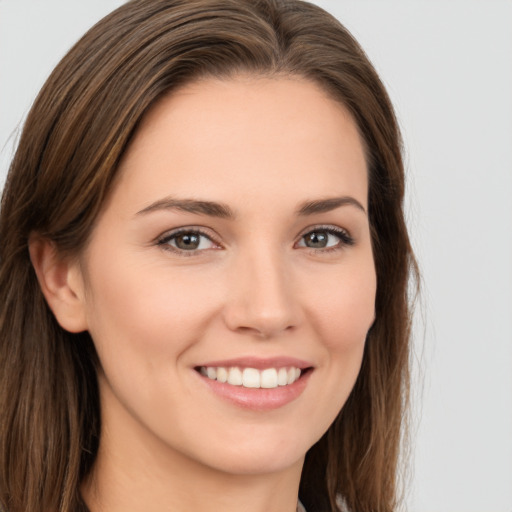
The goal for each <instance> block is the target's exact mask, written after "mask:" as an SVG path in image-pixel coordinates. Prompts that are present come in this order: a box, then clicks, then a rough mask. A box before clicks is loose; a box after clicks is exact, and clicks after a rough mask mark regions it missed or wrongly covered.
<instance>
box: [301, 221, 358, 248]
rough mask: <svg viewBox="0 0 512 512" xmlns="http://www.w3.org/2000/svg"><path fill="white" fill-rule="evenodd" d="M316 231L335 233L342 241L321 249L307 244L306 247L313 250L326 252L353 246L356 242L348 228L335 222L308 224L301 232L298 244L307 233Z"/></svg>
mask: <svg viewBox="0 0 512 512" xmlns="http://www.w3.org/2000/svg"><path fill="white" fill-rule="evenodd" d="M315 231H326V232H328V233H330V234H333V235H335V236H337V237H338V238H339V239H340V243H339V244H337V245H336V246H334V247H324V248H320V249H315V248H313V247H307V246H305V248H306V249H311V250H312V251H317V252H318V251H323V252H326V251H329V250H336V249H342V248H343V247H346V246H352V245H354V244H355V239H354V237H353V236H352V235H351V234H350V232H349V231H348V230H347V229H346V228H342V227H340V226H336V225H333V224H318V225H313V226H308V227H307V228H306V229H304V230H303V231H302V232H301V233H300V235H299V236H298V240H297V242H296V244H297V243H298V242H299V241H300V240H302V239H303V238H304V237H305V236H306V235H308V234H309V233H312V232H315Z"/></svg>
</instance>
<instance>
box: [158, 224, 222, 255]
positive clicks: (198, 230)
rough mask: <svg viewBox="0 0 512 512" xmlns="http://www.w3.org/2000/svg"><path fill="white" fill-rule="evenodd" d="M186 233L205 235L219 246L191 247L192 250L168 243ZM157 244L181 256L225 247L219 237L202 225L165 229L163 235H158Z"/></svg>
mask: <svg viewBox="0 0 512 512" xmlns="http://www.w3.org/2000/svg"><path fill="white" fill-rule="evenodd" d="M184 233H194V234H197V235H200V236H203V237H205V238H207V239H208V240H210V241H211V242H212V243H213V244H214V245H216V246H217V247H215V248H210V249H191V250H189V251H187V250H183V249H179V248H178V247H173V246H172V245H170V244H168V242H169V241H170V240H172V239H173V238H174V237H177V236H179V235H180V234H184ZM155 244H156V245H157V246H159V247H161V248H162V249H164V250H168V251H171V252H174V253H176V254H179V255H181V256H194V255H198V254H200V253H203V252H205V251H209V250H216V249H221V248H223V247H222V244H221V243H220V242H219V241H218V240H217V237H216V236H214V235H213V234H212V232H211V230H208V229H206V228H203V227H201V226H181V227H179V228H175V229H170V230H168V231H165V232H164V233H162V234H161V235H159V236H157V237H156V239H155Z"/></svg>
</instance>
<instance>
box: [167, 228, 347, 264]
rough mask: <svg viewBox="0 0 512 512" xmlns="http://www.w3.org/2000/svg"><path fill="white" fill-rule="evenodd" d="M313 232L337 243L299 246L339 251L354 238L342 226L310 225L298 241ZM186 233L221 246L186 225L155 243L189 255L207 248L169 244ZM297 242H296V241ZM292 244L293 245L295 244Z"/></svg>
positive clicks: (312, 250) (316, 251)
mask: <svg viewBox="0 0 512 512" xmlns="http://www.w3.org/2000/svg"><path fill="white" fill-rule="evenodd" d="M315 232H317V233H318V232H320V233H328V234H330V235H334V236H335V237H337V238H338V239H339V243H337V244H336V245H334V246H332V247H323V248H314V247H307V246H301V247H304V249H308V250H309V251H311V252H314V253H319V252H320V253H330V252H334V251H339V250H341V249H343V248H345V247H350V246H352V245H354V243H355V240H354V238H353V237H352V236H351V235H350V234H349V232H348V231H346V230H345V229H342V228H338V227H335V226H312V227H310V228H308V229H307V231H305V232H304V233H302V234H301V235H300V236H299V241H302V240H304V238H305V237H306V236H307V235H310V234H312V233H315ZM183 234H187V235H196V236H200V237H205V238H207V239H208V240H209V241H210V242H211V243H213V244H215V245H217V246H218V247H221V245H220V243H218V242H217V241H216V240H215V239H214V238H213V237H212V236H211V234H210V233H208V232H206V231H204V230H202V229H200V228H196V227H186V228H180V229H177V230H175V231H172V232H170V233H166V234H165V235H163V236H162V237H160V238H158V239H157V245H158V246H159V247H161V248H162V249H164V250H166V251H171V252H173V253H176V254H178V255H180V256H184V257H189V256H196V255H197V254H198V253H200V252H203V251H205V250H208V249H192V250H185V249H180V248H178V247H173V246H172V245H170V244H169V242H170V241H171V240H175V239H176V238H177V237H178V236H180V235H183ZM296 244H297V243H296ZM296 244H294V247H295V246H296Z"/></svg>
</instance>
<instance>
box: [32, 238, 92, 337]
mask: <svg viewBox="0 0 512 512" xmlns="http://www.w3.org/2000/svg"><path fill="white" fill-rule="evenodd" d="M29 253H30V260H31V262H32V265H33V267H34V270H35V272H36V275H37V279H38V281H39V286H40V287H41V291H42V292H43V295H44V297H45V299H46V302H47V303H48V306H49V307H50V309H51V310H52V311H53V314H54V315H55V318H56V319H57V322H58V323H59V325H60V326H61V327H62V328H63V329H65V330H66V331H69V332H82V331H85V330H87V317H86V311H85V300H84V286H83V279H82V275H81V272H80V269H79V265H78V263H77V262H74V261H69V260H68V259H66V258H63V257H62V256H61V255H59V254H58V252H57V250H56V248H55V244H54V243H53V242H51V241H50V240H48V239H45V238H41V237H37V236H31V237H30V240H29Z"/></svg>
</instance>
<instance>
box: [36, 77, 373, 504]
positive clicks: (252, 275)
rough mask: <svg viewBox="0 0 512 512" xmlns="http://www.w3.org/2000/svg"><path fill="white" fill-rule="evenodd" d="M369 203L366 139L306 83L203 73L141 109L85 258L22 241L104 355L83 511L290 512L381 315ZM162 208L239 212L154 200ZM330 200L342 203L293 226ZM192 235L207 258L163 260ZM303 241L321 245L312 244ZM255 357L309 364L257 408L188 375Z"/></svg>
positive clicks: (75, 324) (61, 313)
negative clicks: (302, 382) (308, 208)
mask: <svg viewBox="0 0 512 512" xmlns="http://www.w3.org/2000/svg"><path fill="white" fill-rule="evenodd" d="M367 192H368V182H367V167H366V162H365V156H364V150H363V145H362V143H361V139H360V136H359V134H358V131H357V127H356V125H355V123H354V121H353V119H352V118H351V116H350V115H349V114H348V112H347V111H346V109H345V108H344V107H343V106H342V105H340V104H339V103H338V102H335V101H334V100H333V99H331V98H330V97H329V96H328V95H327V94H326V93H324V91H323V90H321V89H320V88H319V87H318V86H317V85H315V84H313V83H311V82H308V81H306V80H304V79H299V78H291V77H277V78H257V77H252V76H238V77H235V78H233V79H230V80H223V81H221V80H216V79H208V80H203V81H199V82H196V83H194V84H189V85H187V86H185V87H183V88H182V89H180V90H179V91H177V92H174V93H172V94H171V95H170V96H168V97H166V98H164V99H163V100H161V101H160V102H159V103H158V104H157V105H156V106H155V107H154V108H153V109H152V110H151V111H150V113H149V114H148V115H147V117H146V118H145V120H144V122H143V124H142V126H141V128H140V130H139V132H138V133H137V135H136V137H135V139H134V141H133V143H132V145H131V146H130V148H129V149H128V151H127V153H126V154H125V157H124V160H123V162H122V164H121V169H120V175H119V180H118V181H117V183H116V185H115V187H114V189H113V191H112V194H111V195H110V198H109V200H108V202H107V204H106V205H105V208H104V210H103V212H102V213H101V215H100V217H99V219H98V222H97V225H96V227H95V229H94V231H93V234H92V238H91V240H90V243H89V244H88V247H87V248H86V250H85V252H84V254H82V255H81V258H80V264H77V263H73V262H57V263H51V262H52V261H54V260H55V259H56V256H55V255H54V254H53V253H52V252H51V250H50V249H49V248H48V245H45V244H44V243H39V244H38V243H34V244H33V245H32V247H31V254H32V258H33V261H34V262H35V266H36V270H37V271H38V276H39V277H40V281H42V283H43V291H45V295H46V297H47V299H48V301H49V303H50V305H51V307H52V309H53V310H54V312H55V314H56V316H57V319H58V320H59V322H60V323H61V325H62V326H64V327H65V328H67V329H69V330H73V331H79V330H84V329H87V330H89V332H90V333H91V335H92V338H93V340H94V343H95V346H96V348H97V351H98V355H99V358H100V361H101V366H102V369H101V371H100V374H99V384H100V395H101V407H102V437H101V442H100V450H99V454H98V459H97V463H96V465H95V466H94V469H93V472H92V474H91V477H90V478H89V479H88V480H87V482H85V483H84V485H83V488H82V492H83V495H84V497H85V499H86V501H87V503H88V505H89V507H90V509H91V511H92V512H97V511H102V510H108V511H109V512H117V511H124V512H126V511H133V512H137V511H146V510H162V511H164V510H165V511H183V512H184V511H202V510H223V511H228V512H229V511H235V510H236V511H240V510H244V511H246V512H263V511H266V512H269V511H270V512H272V511H275V512H277V511H279V512H283V511H284V512H292V511H295V507H296V504H297V493H298V485H299V481H300V473H301V468H302V464H303V460H304V455H305V453H306V451H307V450H308V449H309V448H310V447H311V446H312V445H313V444H314V443H315V442H316V441H317V440H318V439H319V438H320V437H321V436H322V435H323V433H324V432H325V431H326V430H327V428H328V427H329V425H330V424H331V423H332V421H333V420H334V418H335V417H336V415H337V414H338V413H339V411H340V409H341V408H342V406H343V404H344V403H345V401H346V399H347V397H348V395H349V393H350V391H351V389H352V387H353V385H354V382H355V379H356V377H357V374H358V372H359V369H360V365H361V359H362V355H363V349H364V343H365V338H366V334H367V331H368V329H369V328H370V326H371V324H372V322H373V320H374V302H375V290H376V276H375V269H374V261H373V255H372V247H371V240H370V229H369V222H368V217H367V214H366V211H367V206H368V205H367ZM170 197H172V198H173V199H184V198H186V199H194V200H204V201H213V202H216V203H222V204H223V205H226V206H227V207H229V209H230V210H231V211H232V213H233V214H234V217H233V218H223V217H217V216H212V215H207V214H205V213H197V212H195V213H194V212H190V211H183V210H180V209H176V208H167V207H164V206H163V205H162V203H161V202H162V201H163V200H167V199H169V198H170ZM334 197H335V198H339V197H343V198H349V200H348V202H347V201H345V203H343V204H341V205H338V206H337V207H333V206H332V205H331V208H328V211H323V212H316V213H311V212H310V213H309V214H307V215H299V214H298V213H297V211H298V209H299V208H300V207H301V206H303V205H304V204H305V203H308V202H311V201H319V200H325V199H328V198H334ZM356 202H357V203H358V204H359V205H360V206H358V205H357V204H356ZM151 205H153V206H152V207H151ZM148 207H149V210H148ZM141 212H142V213H141ZM183 227H185V228H190V229H191V230H192V231H193V229H192V228H195V229H197V228H200V229H201V230H202V231H203V232H204V233H205V234H206V235H207V236H205V237H204V238H201V245H200V246H199V249H197V250H192V251H191V250H188V251H186V250H182V251H181V252H180V251H179V249H176V247H173V244H176V239H169V234H171V235H172V231H173V230H175V229H177V228H183ZM321 228H322V229H323V231H322V229H321ZM331 228H335V229H338V230H340V229H341V230H343V233H345V234H347V235H349V236H350V237H351V239H352V240H353V243H352V245H350V244H347V243H344V242H343V240H342V239H341V238H340V237H338V236H337V235H334V234H329V233H327V232H326V231H325V230H326V229H331ZM312 231H316V232H317V233H318V232H321V233H320V234H322V233H323V234H324V235H325V236H326V237H327V247H325V248H311V247H308V246H307V244H306V239H305V238H304V235H305V234H306V233H311V232H312ZM165 237H167V238H165ZM164 239H165V241H166V243H163V240H164ZM52 258H53V260H52ZM48 261H49V262H50V263H45V262H48ZM45 269H47V270H46V271H45ZM246 356H256V357H260V358H262V357H277V356H290V357H297V358H300V359H303V360H306V361H308V362H309V363H310V364H311V366H312V368H313V369H312V371H311V372H310V375H309V380H308V382H307V385H306V388H305V389H304V391H303V393H302V394H301V395H300V396H299V397H298V398H296V399H295V400H293V401H292V402H290V403H288V404H286V405H285V406H283V407H279V408H277V409H273V410H268V411H258V410H251V409H244V408H241V407H239V406H236V405H234V404H232V403H230V402H228V401H226V400H224V399H223V398H220V397H218V396H217V395H216V394H214V393H213V392H212V391H211V390H210V389H209V388H208V386H206V385H205V383H204V378H203V377H201V376H200V375H199V374H198V372H197V371H196V370H195V369H194V368H195V367H196V366H197V365H200V364H202V363H204V362H207V361H215V360H222V359H231V358H235V357H246ZM198 490H200V492H198Z"/></svg>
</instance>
